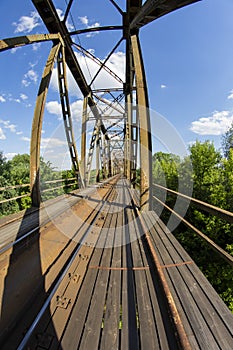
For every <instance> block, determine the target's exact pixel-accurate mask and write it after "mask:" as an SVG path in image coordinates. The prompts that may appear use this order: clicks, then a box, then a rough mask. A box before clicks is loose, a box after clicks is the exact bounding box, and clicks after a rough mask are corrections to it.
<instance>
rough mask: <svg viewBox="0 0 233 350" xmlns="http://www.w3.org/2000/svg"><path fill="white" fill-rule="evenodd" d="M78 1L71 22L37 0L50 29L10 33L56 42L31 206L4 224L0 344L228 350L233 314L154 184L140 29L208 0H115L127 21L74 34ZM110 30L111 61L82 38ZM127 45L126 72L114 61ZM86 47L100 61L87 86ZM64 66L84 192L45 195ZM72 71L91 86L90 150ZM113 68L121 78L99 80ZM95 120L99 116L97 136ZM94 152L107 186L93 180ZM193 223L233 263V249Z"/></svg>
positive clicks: (37, 135)
mask: <svg viewBox="0 0 233 350" xmlns="http://www.w3.org/2000/svg"><path fill="white" fill-rule="evenodd" d="M75 1H76V0H69V1H67V8H66V11H65V14H64V17H63V18H62V19H61V18H60V17H59V14H58V12H57V10H56V7H55V4H54V3H53V1H52V0H32V3H33V5H34V6H35V9H36V10H37V11H38V13H39V15H40V17H41V19H42V21H43V22H44V24H45V26H46V28H47V32H46V33H43V34H36V35H24V36H19V37H14V38H7V39H3V40H1V41H0V51H5V50H9V49H12V48H17V47H19V46H24V45H31V44H34V43H39V42H40V43H42V44H43V42H48V41H49V42H51V46H52V47H51V50H50V53H49V56H48V59H47V62H46V65H45V68H44V71H43V75H42V77H41V82H40V86H39V89H38V94H37V99H36V104H35V110H34V117H33V120H32V129H31V147H30V189H31V198H32V209H30V210H28V211H27V212H25V213H23V214H18V215H17V216H15V217H14V218H9V220H8V221H6V220H5V221H2V222H0V227H1V231H2V234H1V260H0V263H1V268H2V282H1V321H2V326H1V332H0V342H1V343H2V347H1V348H2V349H16V348H17V349H124V350H125V349H143V348H147V349H184V350H187V349H201V350H203V349H206V350H207V349H208V350H209V349H221V350H230V349H232V348H233V338H232V336H233V318H232V314H231V313H230V311H229V310H228V309H227V307H226V306H225V305H224V303H223V302H222V301H221V299H220V297H219V296H218V295H217V293H216V292H215V291H214V290H213V288H212V286H211V285H210V284H209V283H208V282H207V280H206V279H205V277H204V276H203V274H202V273H201V271H200V270H199V269H198V267H197V266H196V265H195V263H194V262H193V260H192V259H191V258H190V257H189V256H188V254H187V253H186V251H185V250H184V249H183V248H182V246H181V245H180V244H179V243H178V242H177V241H176V239H175V238H174V237H173V235H172V234H171V232H170V231H169V230H168V228H167V227H166V226H165V225H164V224H163V222H162V221H161V220H160V219H159V217H158V215H157V214H156V212H155V211H153V210H152V201H153V200H156V201H157V202H159V203H160V205H163V206H165V207H166V204H165V203H161V201H160V200H159V199H158V198H153V192H152V189H153V187H156V186H157V188H158V185H154V184H153V183H152V140H151V127H150V114H149V102H148V91H147V83H146V76H145V71H144V65H143V57H142V52H141V45H140V37H139V34H140V30H141V28H143V27H144V26H146V25H147V24H149V23H151V22H152V21H155V20H157V19H158V18H160V17H161V16H165V15H167V14H169V13H171V12H173V11H175V10H178V9H180V8H182V7H184V6H187V5H191V4H193V3H196V2H197V1H199V0H146V1H141V0H127V1H126V9H125V10H124V11H123V10H122V8H121V7H120V6H119V5H118V3H117V1H115V0H109V2H110V3H111V5H112V6H113V7H114V8H115V11H117V12H118V13H119V15H120V17H121V23H120V24H119V25H110V26H98V27H97V26H96V27H94V28H93V27H92V28H85V29H80V30H73V31H70V30H69V28H68V26H67V20H68V18H69V17H70V16H71V14H72V6H73V5H74V2H75ZM106 1H107V0H106ZM101 31H106V32H110V31H119V32H120V33H121V36H120V40H119V41H118V42H116V44H115V46H114V47H113V48H112V50H111V51H110V52H109V54H108V55H107V56H106V58H105V60H103V61H101V60H99V59H98V58H97V57H95V55H94V54H93V53H92V52H90V51H88V50H87V49H86V48H84V47H82V46H81V45H80V44H77V43H76V41H75V39H74V38H75V36H76V35H81V34H83V33H95V32H101ZM122 43H124V44H125V77H124V79H122V77H120V76H118V75H117V74H116V73H115V72H114V71H113V70H112V69H111V68H110V66H109V64H108V62H109V60H110V59H111V56H112V55H113V54H114V53H115V52H116V50H117V49H118V48H119V46H120V45H122ZM77 52H81V54H82V55H84V56H85V57H87V58H88V59H91V60H92V61H93V62H95V64H96V65H97V66H98V67H99V68H98V70H97V71H96V74H95V75H94V76H93V77H92V80H91V82H89V83H88V82H87V79H86V77H85V74H84V72H83V71H82V69H81V65H80V62H79V59H78V55H77ZM55 65H56V66H57V72H58V86H59V92H60V101H61V106H62V115H63V122H64V129H65V134H66V138H67V145H68V149H69V154H70V159H71V163H72V166H73V169H74V170H75V176H76V180H77V182H78V186H79V190H78V191H77V192H75V193H74V194H73V196H71V197H69V198H68V197H67V196H63V197H62V198H60V197H59V200H54V201H52V202H50V203H47V204H42V203H41V187H40V154H41V134H42V125H43V117H44V111H45V103H46V97H47V94H48V89H49V85H50V82H51V75H52V71H53V69H54V66H55ZM68 69H69V71H70V72H71V74H72V76H73V78H74V81H75V83H76V84H77V88H78V89H79V90H80V91H81V93H82V95H83V110H82V124H81V147H80V148H81V154H80V155H79V154H78V151H77V149H78V147H77V145H76V140H75V130H74V127H73V124H74V123H73V115H72V113H71V105H70V97H69V87H68V78H67V70H68ZM103 71H105V72H106V73H107V74H109V75H110V76H111V77H112V78H113V79H114V80H115V81H116V83H117V84H116V86H117V87H115V88H114V87H112V86H106V87H104V88H101V89H95V81H96V79H97V78H98V77H99V75H100V74H101V73H102V72H103ZM88 123H91V125H93V130H92V135H91V139H90V142H89V143H88V142H87V130H88V125H89V124H88ZM94 156H95V157H96V159H95V167H96V183H97V185H94V186H93V185H92V186H90V174H91V169H92V164H93V161H94V160H93V158H94ZM137 169H140V176H139V183H137V181H138V175H137ZM100 175H101V177H100ZM100 179H101V180H102V181H101V182H100ZM136 183H137V185H138V188H139V191H138V190H137V189H135V186H136ZM160 190H165V191H170V193H172V194H173V195H178V196H180V197H182V196H183V200H186V201H191V203H192V204H193V205H196V206H198V207H199V208H201V209H202V210H205V211H207V212H209V213H211V214H213V215H216V216H219V217H221V218H223V219H224V220H227V221H229V222H230V223H232V222H233V214H232V213H229V212H226V211H224V210H221V209H219V208H216V207H213V206H211V205H208V204H206V203H203V202H201V201H198V200H196V199H193V198H190V197H187V196H185V195H182V194H180V193H177V192H175V191H171V190H169V189H166V188H162V187H161V186H160ZM67 198H68V199H67ZM67 203H68V205H67ZM167 209H168V210H171V211H172V209H170V208H168V207H167ZM74 213H75V215H76V216H77V215H78V216H79V218H81V220H80V221H79V222H77V221H76V220H75V218H74V217H73V214H74ZM175 215H176V216H177V217H178V219H179V220H181V221H183V222H184V223H185V224H186V225H187V226H188V225H189V227H190V226H191V224H189V223H188V222H185V220H184V219H183V218H181V217H179V214H178V213H175ZM191 228H192V229H193V230H194V231H195V232H196V234H199V235H200V236H201V237H202V238H203V239H204V240H206V242H207V243H208V244H209V245H210V246H211V247H212V248H213V249H214V250H215V251H216V252H217V253H218V254H219V255H221V257H222V258H224V259H225V260H226V261H227V262H228V263H229V264H230V265H231V266H233V258H232V257H231V256H229V254H227V253H226V252H224V251H223V250H222V249H221V248H220V247H218V246H217V245H216V244H215V243H214V242H212V241H210V240H209V239H208V237H206V236H204V235H203V234H202V233H201V232H200V231H198V230H197V229H196V228H194V227H191ZM64 232H65V234H64ZM67 232H69V233H68V234H67ZM22 248H23V249H22ZM25 276H26V278H25Z"/></svg>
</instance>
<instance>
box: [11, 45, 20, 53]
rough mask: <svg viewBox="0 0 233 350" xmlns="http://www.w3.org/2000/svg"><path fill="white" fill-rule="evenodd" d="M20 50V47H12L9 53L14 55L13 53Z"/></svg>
mask: <svg viewBox="0 0 233 350" xmlns="http://www.w3.org/2000/svg"><path fill="white" fill-rule="evenodd" d="M20 49H22V47H13V48H12V49H11V53H12V54H14V53H16V51H18V50H20Z"/></svg>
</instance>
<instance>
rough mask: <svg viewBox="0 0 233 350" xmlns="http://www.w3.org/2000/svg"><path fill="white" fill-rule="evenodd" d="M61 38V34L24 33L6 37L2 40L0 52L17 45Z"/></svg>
mask: <svg viewBox="0 0 233 350" xmlns="http://www.w3.org/2000/svg"><path fill="white" fill-rule="evenodd" d="M57 39H58V40H60V41H61V36H60V34H35V35H24V36H17V37H14V38H6V39H2V40H0V52H1V51H5V50H9V49H13V48H15V47H21V46H25V45H30V44H35V43H40V42H42V41H50V40H57Z"/></svg>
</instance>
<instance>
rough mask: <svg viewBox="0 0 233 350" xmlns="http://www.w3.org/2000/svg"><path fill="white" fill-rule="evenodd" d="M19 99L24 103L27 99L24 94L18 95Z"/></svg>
mask: <svg viewBox="0 0 233 350" xmlns="http://www.w3.org/2000/svg"><path fill="white" fill-rule="evenodd" d="M20 98H21V100H23V101H25V100H27V99H28V96H27V95H25V94H20Z"/></svg>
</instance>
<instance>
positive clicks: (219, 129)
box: [190, 111, 233, 135]
mask: <svg viewBox="0 0 233 350" xmlns="http://www.w3.org/2000/svg"><path fill="white" fill-rule="evenodd" d="M232 123H233V112H230V111H221V112H218V111H215V112H214V113H213V114H212V115H211V116H209V117H202V118H199V119H198V120H196V121H194V122H192V124H191V127H190V130H191V131H193V132H195V133H196V134H199V135H222V134H224V133H225V132H226V131H227V130H228V129H229V127H230V126H231V125H232Z"/></svg>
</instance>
